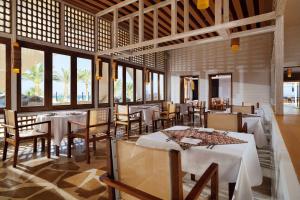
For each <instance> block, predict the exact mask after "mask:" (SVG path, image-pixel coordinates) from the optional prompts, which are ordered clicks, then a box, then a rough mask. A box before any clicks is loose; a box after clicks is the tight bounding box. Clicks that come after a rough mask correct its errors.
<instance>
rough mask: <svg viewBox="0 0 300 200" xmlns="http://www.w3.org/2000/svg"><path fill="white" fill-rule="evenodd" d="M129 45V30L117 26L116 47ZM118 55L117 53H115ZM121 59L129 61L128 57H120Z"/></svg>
mask: <svg viewBox="0 0 300 200" xmlns="http://www.w3.org/2000/svg"><path fill="white" fill-rule="evenodd" d="M127 45H129V32H128V31H127V30H125V29H122V28H120V27H119V29H118V47H123V46H127ZM117 55H118V54H117ZM121 60H126V61H129V58H121Z"/></svg>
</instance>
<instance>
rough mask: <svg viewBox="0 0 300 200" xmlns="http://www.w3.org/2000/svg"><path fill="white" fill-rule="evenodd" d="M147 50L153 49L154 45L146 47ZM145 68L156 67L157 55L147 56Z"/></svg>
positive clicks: (150, 54)
mask: <svg viewBox="0 0 300 200" xmlns="http://www.w3.org/2000/svg"><path fill="white" fill-rule="evenodd" d="M144 49H145V50H148V49H153V45H151V46H146V47H144ZM145 66H146V67H149V68H154V67H155V53H149V54H145Z"/></svg>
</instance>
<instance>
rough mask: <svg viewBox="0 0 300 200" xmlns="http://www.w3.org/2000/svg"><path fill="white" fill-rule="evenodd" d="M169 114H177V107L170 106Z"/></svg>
mask: <svg viewBox="0 0 300 200" xmlns="http://www.w3.org/2000/svg"><path fill="white" fill-rule="evenodd" d="M168 112H169V113H175V112H176V105H175V104H169V106H168Z"/></svg>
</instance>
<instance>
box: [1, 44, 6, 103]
mask: <svg viewBox="0 0 300 200" xmlns="http://www.w3.org/2000/svg"><path fill="white" fill-rule="evenodd" d="M5 105H6V46H5V44H0V108H5Z"/></svg>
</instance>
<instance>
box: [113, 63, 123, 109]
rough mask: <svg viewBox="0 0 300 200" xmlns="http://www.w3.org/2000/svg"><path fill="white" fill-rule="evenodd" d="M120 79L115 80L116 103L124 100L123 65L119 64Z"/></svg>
mask: <svg viewBox="0 0 300 200" xmlns="http://www.w3.org/2000/svg"><path fill="white" fill-rule="evenodd" d="M117 70H118V71H117V73H118V79H116V80H115V81H114V101H115V103H121V102H123V66H121V65H118V68H117Z"/></svg>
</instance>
